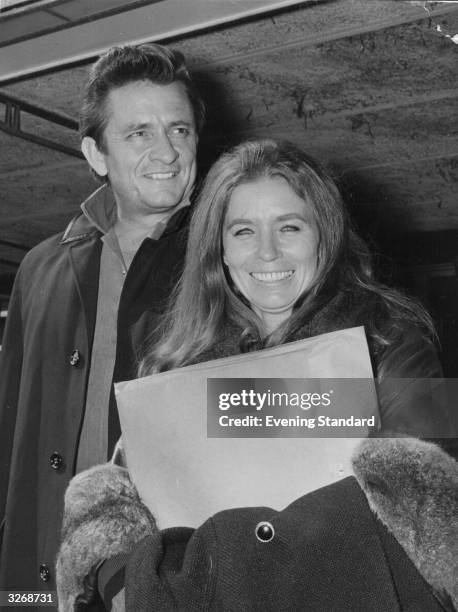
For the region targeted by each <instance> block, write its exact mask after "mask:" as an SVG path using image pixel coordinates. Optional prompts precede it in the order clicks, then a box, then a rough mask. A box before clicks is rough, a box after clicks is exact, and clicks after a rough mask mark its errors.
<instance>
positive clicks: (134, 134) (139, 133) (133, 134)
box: [128, 130, 146, 139]
mask: <svg viewBox="0 0 458 612" xmlns="http://www.w3.org/2000/svg"><path fill="white" fill-rule="evenodd" d="M145 136H146V131H145V130H136V131H135V132H131V133H130V134H129V136H128V138H134V139H135V138H144V137H145Z"/></svg>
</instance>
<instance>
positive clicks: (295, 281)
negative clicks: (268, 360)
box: [140, 140, 448, 436]
mask: <svg viewBox="0 0 458 612" xmlns="http://www.w3.org/2000/svg"><path fill="white" fill-rule="evenodd" d="M170 304H171V308H170V310H169V312H168V315H167V316H166V318H165V320H164V324H163V326H162V328H161V330H160V332H159V334H156V335H155V336H154V337H153V338H152V339H151V341H150V344H149V349H148V350H147V351H146V357H145V358H144V360H143V362H142V364H141V367H140V375H141V376H144V375H147V374H151V373H153V372H162V371H164V370H169V369H172V368H178V367H181V366H185V365H189V364H191V363H196V362H200V361H207V360H211V359H215V358H218V357H225V356H228V355H233V354H236V353H239V352H245V351H247V350H255V349H261V348H264V347H269V346H274V345H278V344H282V343H284V342H290V341H293V340H299V339H302V338H308V337H310V336H315V335H318V334H322V333H326V332H331V331H336V330H339V329H345V328H349V327H355V326H360V325H364V327H365V329H366V335H367V339H368V343H369V349H370V354H371V358H372V362H373V369H374V374H375V376H376V378H377V381H378V383H379V403H380V411H381V422H382V428H383V430H384V431H385V434H384V435H386V432H390V433H391V434H393V433H396V434H397V435H403V434H407V435H409V434H410V435H416V436H437V435H440V434H441V433H442V434H443V435H448V429H447V427H448V423H447V416H446V414H445V409H444V408H443V407H442V406H441V405H440V398H439V401H435V403H434V404H432V398H431V393H430V391H429V383H427V382H426V381H425V379H430V378H436V377H438V378H439V377H441V375H442V373H441V367H440V364H439V361H438V358H437V354H436V351H435V348H434V342H433V341H434V338H435V333H434V327H433V324H432V321H431V319H430V317H429V315H428V314H427V312H426V311H425V310H424V309H423V308H422V307H421V306H419V305H418V304H417V303H415V302H414V301H412V300H410V299H409V298H407V297H405V296H404V295H402V294H401V293H399V292H398V291H395V290H393V289H389V288H388V287H385V286H383V285H381V284H380V283H378V282H377V281H375V280H374V278H373V273H372V268H371V262H370V254H369V251H368V249H367V246H366V245H365V244H364V242H363V241H362V240H361V238H360V237H359V236H358V235H357V234H356V232H355V231H354V229H353V227H352V225H351V223H350V220H349V216H348V213H347V211H346V208H345V205H344V202H343V200H342V197H341V195H340V193H339V191H338V189H337V187H336V185H335V183H334V182H333V181H332V179H331V178H330V177H329V176H328V175H327V174H326V173H325V172H324V170H323V169H322V168H321V167H320V166H319V165H318V164H317V163H316V162H315V161H313V160H312V159H311V158H310V157H309V156H308V155H306V154H305V153H304V152H303V151H301V150H300V149H298V148H297V147H296V146H294V145H293V144H290V143H277V142H275V141H273V140H263V141H254V142H246V143H243V144H241V145H240V146H238V147H236V148H234V149H233V150H232V151H230V152H229V153H227V154H225V155H223V156H222V157H221V158H220V159H219V160H218V161H217V162H216V164H215V165H214V166H213V168H212V169H211V170H210V172H209V174H208V177H207V179H206V181H205V184H204V187H203V190H202V192H201V194H200V197H199V201H198V205H197V208H196V210H195V213H194V216H193V219H192V222H191V228H190V234H189V242H188V250H187V257H186V263H185V268H184V272H183V275H182V278H181V281H180V283H179V285H178V286H177V288H176V290H175V294H174V296H172V299H171V301H170ZM394 379H409V380H394ZM414 379H415V380H414ZM444 429H446V430H447V433H446V434H444Z"/></svg>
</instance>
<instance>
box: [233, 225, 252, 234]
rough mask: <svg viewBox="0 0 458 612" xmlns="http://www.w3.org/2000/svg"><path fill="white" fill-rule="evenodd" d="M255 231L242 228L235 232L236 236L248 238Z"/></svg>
mask: <svg viewBox="0 0 458 612" xmlns="http://www.w3.org/2000/svg"><path fill="white" fill-rule="evenodd" d="M252 233H253V230H252V229H251V228H249V227H241V228H240V229H237V230H235V232H234V236H248V235H249V234H252Z"/></svg>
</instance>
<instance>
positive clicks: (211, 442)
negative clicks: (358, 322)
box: [115, 327, 377, 528]
mask: <svg viewBox="0 0 458 612" xmlns="http://www.w3.org/2000/svg"><path fill="white" fill-rule="evenodd" d="M372 376H373V374H372V368H371V362H370V357H369V352H368V347H367V342H366V338H365V334H364V328H362V327H361V328H353V329H348V330H342V331H339V332H333V333H330V334H324V335H322V336H317V337H314V338H310V339H307V340H302V341H299V342H293V343H290V344H285V345H282V346H279V347H275V348H272V349H266V350H263V351H257V352H253V353H248V354H244V355H237V356H234V357H228V358H224V359H217V360H215V361H211V362H206V363H201V364H198V365H195V366H188V367H185V368H180V369H177V370H173V371H170V372H165V373H162V374H156V375H152V376H148V377H145V378H142V379H138V380H133V381H129V382H123V383H118V384H117V385H116V386H115V390H116V398H117V403H118V409H119V415H120V421H121V428H122V436H123V442H124V448H125V452H126V457H127V464H128V468H129V471H130V473H131V476H132V479H133V481H134V483H135V485H136V486H137V489H138V491H139V493H140V495H141V497H142V499H143V500H144V502H145V503H146V504H147V506H148V507H149V508H150V510H151V511H152V512H153V514H154V516H155V517H156V519H157V521H158V524H159V527H160V528H166V527H171V526H191V527H196V526H198V525H199V524H201V523H202V522H203V521H204V520H205V519H207V518H208V517H209V516H211V515H213V514H214V513H216V512H218V511H220V510H223V509H226V508H233V507H240V506H271V507H273V508H276V509H282V508H283V507H285V506H286V505H287V504H288V503H290V502H291V501H293V500H294V499H296V498H297V497H299V496H301V495H302V494H304V493H306V492H309V491H311V490H314V489H316V488H318V487H320V486H323V485H326V484H330V483H331V482H334V481H336V480H339V479H340V478H342V477H344V476H346V475H348V474H349V473H350V466H349V459H350V456H351V453H352V451H353V449H354V447H355V446H356V444H357V443H358V442H359V439H358V438H343V437H340V438H339V437H338V438H319V437H312V438H297V437H295V438H283V437H274V438H272V437H268V438H264V437H257V438H240V437H225V438H210V437H208V435H207V402H206V392H207V379H208V378H213V379H214V378H221V379H222V378H232V379H234V378H249V379H250V380H251V381H253V380H256V379H269V380H270V381H271V382H274V380H275V379H279V378H280V379H281V378H284V379H285V380H286V381H287V379H299V378H301V379H318V378H326V379H349V378H357V379H369V381H368V382H369V384H370V385H371V388H372V389H373V392H372V393H371V394H370V397H369V399H368V397H367V394H366V396H365V400H364V402H365V404H367V403H369V404H370V405H364V406H360V407H359V408H361V411H360V413H361V414H362V413H364V414H376V413H377V400H376V395H375V389H374V388H373V380H372ZM228 382H229V381H228ZM346 382H347V383H351V382H353V381H348V380H347V381H346ZM347 388H348V384H347ZM356 401H358V400H357V399H356ZM359 408H358V410H359ZM362 435H367V434H366V433H364V434H362Z"/></svg>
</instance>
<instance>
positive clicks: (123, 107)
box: [100, 81, 197, 219]
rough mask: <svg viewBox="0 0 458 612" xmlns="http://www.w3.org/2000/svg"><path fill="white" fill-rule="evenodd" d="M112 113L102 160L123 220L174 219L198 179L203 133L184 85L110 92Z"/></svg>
mask: <svg viewBox="0 0 458 612" xmlns="http://www.w3.org/2000/svg"><path fill="white" fill-rule="evenodd" d="M106 112H107V117H108V122H107V125H106V128H105V131H104V134H103V139H104V147H103V151H100V161H101V167H102V173H103V172H104V171H105V174H107V175H108V178H109V181H110V185H111V187H112V189H113V193H114V195H115V198H116V202H117V204H118V210H119V213H120V215H123V216H124V217H125V218H130V219H132V218H136V219H138V218H139V217H140V218H143V217H144V216H148V215H151V214H155V215H160V216H163V217H167V216H169V215H170V214H171V213H172V212H173V211H174V209H175V208H176V207H177V206H178V205H179V204H180V203H181V202H182V201H183V199H185V198H186V197H187V196H188V195H189V194H190V192H191V190H192V187H193V184H194V180H195V176H196V149H197V134H196V127H195V121H194V114H193V110H192V107H191V103H190V102H189V99H188V97H187V94H186V90H185V88H184V85H182V84H181V83H179V82H175V83H171V84H170V85H157V84H154V83H151V82H149V81H135V82H132V83H129V84H127V85H124V86H122V87H119V88H117V89H114V90H112V91H111V92H110V93H109V95H108V99H107V103H106Z"/></svg>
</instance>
